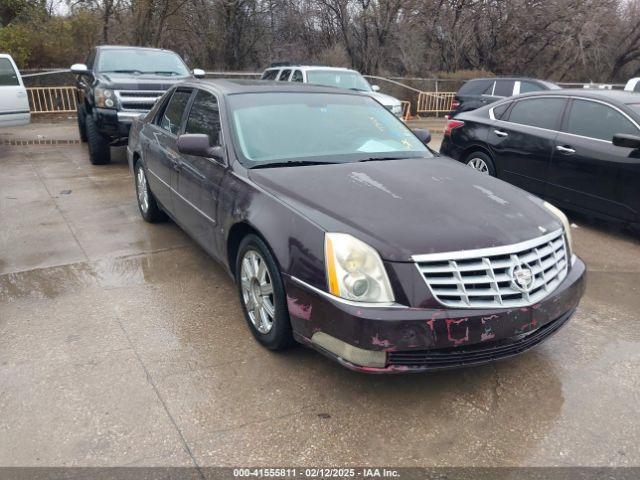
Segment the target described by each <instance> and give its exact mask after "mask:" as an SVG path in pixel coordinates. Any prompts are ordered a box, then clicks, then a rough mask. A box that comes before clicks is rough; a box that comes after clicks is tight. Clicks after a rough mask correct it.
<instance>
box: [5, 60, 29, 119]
mask: <svg viewBox="0 0 640 480" xmlns="http://www.w3.org/2000/svg"><path fill="white" fill-rule="evenodd" d="M30 119H31V114H30V112H29V99H28V98H27V90H26V89H25V88H24V85H23V83H22V78H21V77H20V74H19V73H18V68H17V67H16V64H15V63H14V62H13V59H12V58H11V57H10V56H8V55H3V56H0V126H5V127H7V126H15V125H25V124H27V123H29V120H30Z"/></svg>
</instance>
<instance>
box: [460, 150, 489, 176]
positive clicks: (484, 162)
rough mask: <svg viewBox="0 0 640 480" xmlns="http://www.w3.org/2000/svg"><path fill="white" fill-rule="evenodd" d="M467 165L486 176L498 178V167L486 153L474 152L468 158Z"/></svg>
mask: <svg viewBox="0 0 640 480" xmlns="http://www.w3.org/2000/svg"><path fill="white" fill-rule="evenodd" d="M465 163H466V164H467V166H469V167H471V168H473V169H474V170H476V171H478V172H480V173H482V174H484V175H491V176H492V177H495V176H496V167H495V165H494V164H493V160H492V159H491V157H490V156H489V155H487V154H486V153H484V152H472V153H471V154H470V155H468V156H467V159H466V160H465Z"/></svg>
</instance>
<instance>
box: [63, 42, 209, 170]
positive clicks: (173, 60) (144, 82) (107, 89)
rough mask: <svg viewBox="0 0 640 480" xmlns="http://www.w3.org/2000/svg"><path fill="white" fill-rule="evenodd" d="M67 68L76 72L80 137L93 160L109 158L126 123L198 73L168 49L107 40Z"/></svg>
mask: <svg viewBox="0 0 640 480" xmlns="http://www.w3.org/2000/svg"><path fill="white" fill-rule="evenodd" d="M71 72H72V73H75V74H76V75H77V86H78V98H77V105H78V128H79V130H80V139H81V140H82V141H83V142H88V143H89V155H90V159H91V163H93V164H94V165H104V164H106V163H109V161H110V160H111V156H110V147H111V146H119V145H125V144H126V143H127V138H128V136H129V129H130V128H131V122H132V121H133V120H134V119H135V118H137V117H139V116H140V115H145V114H146V113H147V112H148V111H149V110H151V107H153V105H154V104H155V102H156V100H157V99H158V98H159V97H160V96H161V95H162V94H163V93H164V92H165V91H166V90H167V89H168V88H169V87H171V86H172V85H174V84H176V83H178V82H181V81H183V80H185V79H187V78H192V77H203V76H204V71H203V70H200V69H195V70H193V71H189V69H188V68H187V66H186V65H185V63H184V61H183V60H182V58H180V56H179V55H178V54H176V53H174V52H172V51H170V50H161V49H157V48H141V47H125V46H108V45H101V46H99V47H95V48H94V49H93V50H92V52H91V54H90V55H89V57H88V58H87V63H86V65H85V64H83V63H76V64H74V65H72V66H71Z"/></svg>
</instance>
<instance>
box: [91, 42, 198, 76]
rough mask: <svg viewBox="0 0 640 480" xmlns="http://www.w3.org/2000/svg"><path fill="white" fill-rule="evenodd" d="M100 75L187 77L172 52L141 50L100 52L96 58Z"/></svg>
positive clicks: (178, 59) (185, 69) (180, 60)
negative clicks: (130, 74)
mask: <svg viewBox="0 0 640 480" xmlns="http://www.w3.org/2000/svg"><path fill="white" fill-rule="evenodd" d="M98 71H99V72H101V73H108V72H121V73H133V74H145V73H147V74H148V73H153V74H157V75H175V76H182V77H186V76H189V70H188V69H187V67H186V66H185V64H184V62H183V61H182V59H181V58H180V57H179V56H178V55H176V54H175V53H173V52H169V51H161V50H141V49H133V48H132V49H131V50H128V49H123V48H118V49H113V50H102V51H101V52H100V55H99V57H98Z"/></svg>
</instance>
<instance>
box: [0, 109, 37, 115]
mask: <svg viewBox="0 0 640 480" xmlns="http://www.w3.org/2000/svg"><path fill="white" fill-rule="evenodd" d="M18 113H31V112H30V111H29V110H14V111H12V112H0V115H17V114H18Z"/></svg>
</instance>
